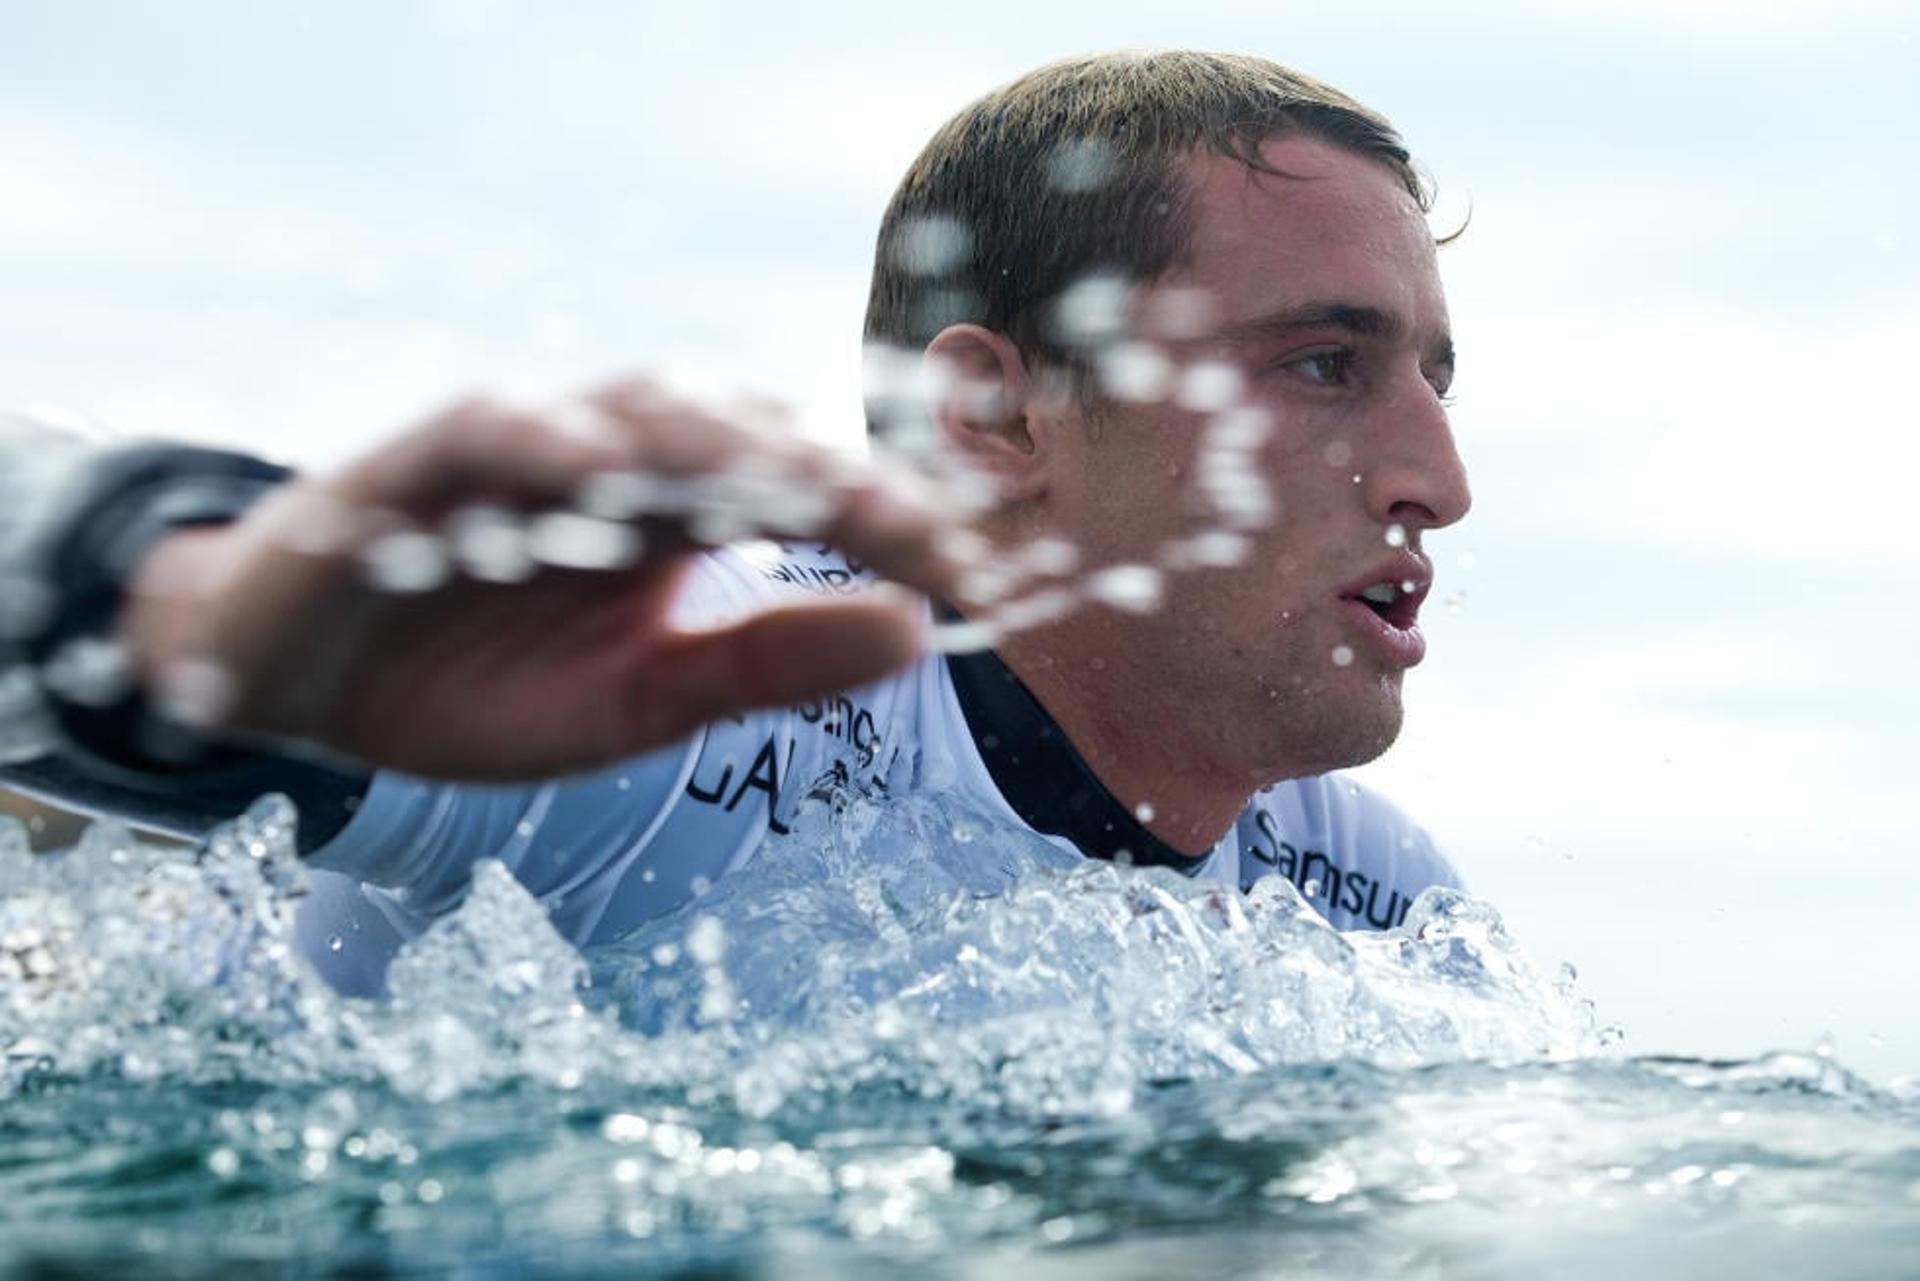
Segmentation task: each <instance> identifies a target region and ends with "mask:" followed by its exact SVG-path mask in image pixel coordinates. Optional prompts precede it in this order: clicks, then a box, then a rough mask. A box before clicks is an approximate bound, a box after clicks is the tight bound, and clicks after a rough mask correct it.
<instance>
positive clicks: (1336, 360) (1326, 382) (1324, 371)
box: [1283, 347, 1354, 387]
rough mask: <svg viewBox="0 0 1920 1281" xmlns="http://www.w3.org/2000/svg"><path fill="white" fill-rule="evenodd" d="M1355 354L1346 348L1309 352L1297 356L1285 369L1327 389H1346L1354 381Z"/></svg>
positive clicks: (1286, 364) (1288, 362) (1287, 363)
mask: <svg viewBox="0 0 1920 1281" xmlns="http://www.w3.org/2000/svg"><path fill="white" fill-rule="evenodd" d="M1353 361H1354V354H1353V352H1352V351H1351V350H1349V349H1348V348H1345V347H1335V348H1333V349H1331V350H1328V351H1315V352H1309V353H1307V354H1306V355H1304V356H1295V357H1294V358H1293V359H1291V360H1289V361H1287V362H1286V363H1285V365H1284V366H1283V368H1286V369H1290V370H1293V371H1295V372H1297V373H1299V374H1300V375H1301V376H1302V377H1304V378H1306V380H1307V381H1308V382H1312V383H1318V384H1320V385H1322V386H1325V387H1345V386H1346V385H1347V384H1348V383H1350V382H1351V381H1353Z"/></svg>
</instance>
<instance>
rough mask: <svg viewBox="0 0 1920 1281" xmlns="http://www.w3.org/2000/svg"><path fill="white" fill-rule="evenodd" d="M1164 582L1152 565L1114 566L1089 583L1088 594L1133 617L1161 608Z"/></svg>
mask: <svg viewBox="0 0 1920 1281" xmlns="http://www.w3.org/2000/svg"><path fill="white" fill-rule="evenodd" d="M1163 583H1164V579H1163V576H1162V574H1161V573H1160V571H1159V570H1157V569H1155V568H1153V567H1152V566H1151V565H1113V566H1110V567H1108V568H1106V569H1103V570H1101V571H1100V572H1099V573H1097V574H1095V575H1093V576H1092V577H1091V578H1089V579H1088V580H1087V595H1089V596H1091V597H1092V598H1093V599H1094V600H1097V601H1100V602H1102V603H1104V604H1107V605H1111V606H1113V607H1114V608H1115V609H1123V610H1126V611H1127V612H1128V613H1133V614H1149V613H1152V612H1153V611H1154V610H1156V609H1158V608H1159V607H1160V598H1161V592H1162V588H1163Z"/></svg>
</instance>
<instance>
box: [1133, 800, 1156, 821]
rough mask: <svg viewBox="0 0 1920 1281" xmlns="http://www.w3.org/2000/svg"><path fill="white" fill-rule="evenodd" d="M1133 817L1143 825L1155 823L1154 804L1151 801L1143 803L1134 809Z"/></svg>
mask: <svg viewBox="0 0 1920 1281" xmlns="http://www.w3.org/2000/svg"><path fill="white" fill-rule="evenodd" d="M1133 816H1134V818H1136V819H1138V820H1139V821H1140V822H1142V823H1151V822H1153V803H1152V802H1151V801H1141V802H1140V803H1139V804H1138V805H1136V806H1134V807H1133Z"/></svg>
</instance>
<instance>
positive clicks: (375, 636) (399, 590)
mask: <svg viewBox="0 0 1920 1281" xmlns="http://www.w3.org/2000/svg"><path fill="white" fill-rule="evenodd" d="M9 452H11V449H10V450H9ZM263 479H264V478H263ZM255 497H257V498H258V501H254V502H251V503H250V505H245V507H244V514H241V515H240V516H239V518H238V519H236V520H233V521H232V522H231V523H228V524H206V525H197V526H192V527H185V528H169V529H165V530H163V531H162V532H160V533H158V534H157V535H156V536H152V537H150V541H149V542H148V543H147V545H145V546H144V547H140V548H138V549H137V554H136V555H134V556H133V557H132V563H131V565H130V566H128V567H126V572H125V576H124V579H123V580H122V582H121V583H120V584H119V585H120V586H124V587H125V588H126V592H127V594H126V596H125V600H124V607H123V608H121V609H119V610H117V611H116V612H115V613H114V614H113V616H112V618H111V619H109V620H108V621H109V622H110V623H115V624H117V626H118V629H119V633H120V635H121V637H122V638H123V640H124V643H125V655H126V657H127V659H128V663H129V669H130V674H131V676H132V678H133V682H134V688H135V689H136V690H137V691H139V692H140V693H142V694H144V695H145V696H146V699H147V701H148V702H149V703H150V704H152V705H153V706H154V707H157V708H158V709H159V711H160V713H161V715H160V716H159V717H158V718H156V719H158V720H160V721H162V722H165V721H167V720H169V719H170V720H172V721H176V722H185V723H187V724H188V725H189V726H191V728H192V731H193V735H194V736H195V737H197V738H199V739H200V740H201V741H203V742H204V741H209V740H214V741H221V742H228V743H231V742H235V741H246V740H253V741H256V742H258V741H267V742H273V743H288V742H299V743H307V744H312V745H315V746H317V747H319V748H322V749H325V750H326V751H329V752H332V753H337V754H340V755H343V756H345V757H347V758H350V759H352V760H355V761H358V762H363V763H365V764H367V765H370V766H377V767H384V768H391V769H395V770H400V771H404V772H407V773H412V774H417V775H425V776H430V777H438V778H457V779H471V780H510V779H530V778H542V777H551V776H554V775H558V774H563V773H571V772H577V771H580V770H584V769H589V768H592V767H593V766H595V765H599V764H604V763H608V762H611V761H614V760H617V759H620V758H623V757H626V756H630V755H633V754H636V753H639V752H643V751H646V750H648V749H650V748H654V747H658V746H662V745H665V744H667V743H671V742H673V741H676V740H678V739H679V738H681V737H683V736H685V735H686V734H688V733H689V732H691V731H692V730H694V729H696V728H697V727H699V726H700V725H702V724H705V723H707V722H709V721H711V720H713V719H715V718H718V717H723V716H728V715H731V714H734V713H736V712H739V711H743V710H746V709H749V708H754V707H761V706H771V705H778V704H787V703H793V702H797V701H801V700H805V699H809V698H813V697H817V696H820V695H823V694H826V693H830V692H833V691H835V690H839V689H842V688H845V687H847V686H851V685H855V684H859V683H862V682H865V681H869V680H873V679H876V678H878V677H879V676H881V675H884V674H885V673H886V672H887V671H889V670H891V669H893V668H895V667H897V666H899V665H901V664H903V663H905V662H906V661H908V660H909V659H910V658H911V657H912V656H913V655H914V654H915V653H916V652H917V650H918V648H919V645H920V643H921V636H920V633H921V628H922V626H923V623H922V621H921V620H922V616H923V615H922V611H921V608H920V607H919V606H918V604H917V603H916V602H914V601H913V600H911V599H909V598H905V597H902V596H897V595H887V594H869V595H865V596H856V597H848V598H840V599H836V600H833V601H829V602H820V603H808V604H805V605H797V606H785V607H780V608H776V609H773V610H770V611H767V612H765V613H761V614H756V615H754V616H752V617H749V618H746V619H742V620H739V621H737V622H734V623H731V624H728V625H726V626H723V627H719V628H715V629H708V630H702V631H698V632H687V631H682V630H679V629H677V628H675V627H674V626H672V625H671V623H670V621H669V609H670V606H671V602H672V598H673V595H674V589H675V586H676V583H677V581H678V579H679V577H680V575H681V573H682V572H683V571H684V569H685V566H686V563H687V558H688V556H689V554H690V553H691V552H692V551H693V550H695V549H696V548H697V547H698V546H699V545H701V544H702V543H703V542H715V541H723V540H726V539H731V538H739V537H751V536H755V535H761V534H771V535H783V534H785V535H793V534H801V533H806V534H809V535H813V536H819V537H823V538H825V539H829V540H831V541H834V542H836V543H838V544H840V545H841V546H843V547H844V548H845V549H846V550H847V551H848V552H849V553H850V554H851V555H853V556H855V557H857V558H859V559H860V560H862V561H864V562H865V563H867V564H869V565H871V566H873V567H874V568H875V569H877V570H878V571H879V572H881V573H882V574H884V575H886V576H888V577H890V578H892V579H894V580H896V581H897V582H900V583H902V584H904V585H906V586H907V587H909V588H913V589H917V590H919V591H926V592H935V593H947V592H949V591H950V590H951V587H952V584H953V581H954V579H955V577H956V575H957V574H958V572H959V570H960V568H961V567H960V566H959V565H958V564H957V563H956V561H955V560H954V557H953V556H952V554H951V551H950V549H951V548H952V547H954V546H956V545H959V543H958V541H957V540H954V539H951V538H949V537H947V535H948V534H949V533H951V532H952V531H954V530H955V529H956V527H957V521H958V518H957V516H956V515H954V514H952V513H949V512H943V511H940V510H938V509H936V508H935V507H934V506H933V504H932V503H931V502H930V501H928V499H927V498H926V497H925V496H924V495H923V494H922V492H921V490H920V488H919V487H918V486H917V485H915V484H913V483H911V482H910V481H909V480H908V479H906V478H905V477H902V476H898V475H892V474H888V473H885V472H883V471H881V470H878V469H875V468H871V467H868V466H865V465H860V464H853V463H849V462H847V461H846V460H844V459H840V458H838V457H836V456H834V455H831V454H829V453H827V452H826V451H823V450H819V449H817V448H815V447H811V446H808V445H805V444H803V443H800V442H797V441H794V440H791V439H785V438H774V437H769V436H766V435H763V434H759V433H756V432H754V431H752V430H750V429H748V428H746V427H744V426H741V425H740V424H738V423H735V422H731V421H727V420H723V419H721V418H719V417H716V416H714V415H711V414H709V413H705V412H703V411H701V410H698V409H696V408H695V407H693V406H691V405H688V404H685V403H683V402H679V401H676V400H674V399H672V398H671V397H669V396H667V395H666V394H665V393H663V392H662V391H660V390H659V389H658V388H656V387H654V386H652V385H650V384H639V383H636V384H626V385H622V386H619V387H615V388H612V389H608V390H606V391H603V392H601V393H598V394H596V395H595V396H593V397H591V398H589V399H588V400H586V401H584V402H582V405H581V406H577V407H574V408H573V409H571V410H569V411H567V412H563V413H555V414H550V415H541V414H531V413H525V412H519V411H514V410H510V409H507V408H505V407H502V406H498V405H494V404H491V403H487V402H477V401H476V402H468V403H465V404H462V405H460V406H457V407H455V408H454V409H452V410H449V411H448V412H446V413H444V414H442V415H440V416H438V417H436V418H435V419H433V420H431V421H430V422H428V423H426V424H424V425H423V426H421V427H420V428H418V429H416V430H414V431H412V432H410V433H408V434H406V435H404V436H402V437H400V438H399V439H397V440H395V441H394V442H392V443H390V444H388V445H386V446H383V447H381V448H379V449H377V450H375V451H373V452H372V453H370V454H368V455H367V456H365V457H363V458H362V459H360V460H358V461H357V462H355V463H353V464H352V465H350V466H348V467H346V468H345V469H343V470H341V471H339V472H337V473H335V474H333V475H330V476H325V477H318V478H313V479H305V478H295V479H291V480H288V481H286V482H285V483H278V481H277V478H276V479H275V481H274V482H272V483H269V484H265V485H263V489H262V492H261V493H260V494H258V495H256V496H255ZM802 527H804V528H802ZM147 532H148V534H149V535H151V534H152V531H151V530H150V529H149V530H148V531H147ZM63 537H64V538H65V539H66V541H67V544H68V545H71V544H72V542H73V541H74V540H75V539H76V538H78V539H79V540H80V541H82V542H84V541H85V538H84V536H83V535H82V534H81V533H79V532H78V531H77V530H75V529H68V530H67V531H66V532H65V534H64V535H63ZM56 550H58V549H56ZM435 557H443V558H446V559H445V563H443V564H437V563H436V562H435V559H434V558H435ZM14 563H16V564H19V563H25V562H19V561H16V562H14ZM35 563H38V564H41V565H45V564H48V563H50V562H49V561H47V560H46V559H45V554H44V553H43V554H42V558H41V559H40V560H39V561H38V562H35ZM441 571H444V575H442V572H441ZM436 578H439V579H440V581H435V580H436ZM48 586H50V587H51V588H52V589H53V590H52V592H51V597H50V603H49V605H48V609H47V611H44V612H50V615H51V617H52V618H53V619H54V620H55V623H54V626H55V630H56V631H57V630H58V629H59V626H60V620H62V619H71V618H73V617H81V618H82V622H83V623H84V622H85V621H86V620H85V618H84V615H85V612H86V611H85V610H80V611H78V612H77V613H76V611H74V610H73V609H70V608H69V606H71V605H72V604H73V602H72V601H70V600H67V599H65V597H64V596H63V592H64V585H63V584H61V583H58V582H54V583H51V584H48ZM44 634H45V633H44V629H43V630H42V632H40V633H36V637H35V638H29V639H30V641H31V642H32V643H30V644H29V645H28V646H27V648H29V649H33V648H34V647H35V645H38V648H37V650H36V652H35V661H36V662H37V663H39V666H38V667H36V668H35V672H34V674H35V676H36V677H39V676H40V675H42V674H43V671H44V667H45V660H46V659H47V658H48V656H49V655H48V652H47V646H46V645H45V644H44V643H40V641H39V640H38V638H39V637H42V636H44ZM75 639H78V638H76V637H66V638H64V639H63V640H62V641H61V644H62V645H63V646H65V647H71V645H72V643H73V641H74V640H75ZM19 649H20V646H17V645H16V646H15V650H16V655H15V657H16V658H17V657H18V651H19ZM10 665H11V666H12V667H14V668H15V669H16V670H18V669H20V668H21V667H23V664H22V663H20V662H18V661H16V662H14V663H12V664H10ZM53 701H54V703H55V704H56V706H57V707H58V708H60V709H64V710H67V711H71V708H70V701H69V700H65V699H64V698H63V697H60V696H56V697H55V698H54V700H53ZM61 719H65V720H68V721H72V722H74V723H75V724H77V725H79V736H80V737H82V738H89V739H90V740H91V741H84V742H81V743H80V744H79V745H78V746H79V748H80V749H81V751H80V752H79V753H78V755H80V756H83V757H91V758H105V759H108V760H111V759H112V758H114V757H116V756H122V757H127V758H130V759H128V760H122V761H121V762H119V763H120V764H123V765H124V764H133V765H135V766H137V765H138V764H139V763H140V758H141V756H142V754H143V752H144V751H145V748H144V746H143V745H142V744H141V743H138V742H127V741H113V737H112V736H113V735H115V734H120V735H121V736H122V737H123V738H124V737H125V734H126V730H127V727H128V726H130V725H134V724H136V722H135V721H134V720H130V719H127V718H125V717H120V718H119V719H115V717H113V716H109V717H106V718H104V719H103V720H98V721H95V722H89V720H88V718H87V717H86V716H84V715H65V716H63V717H61ZM9 728H10V729H12V728H14V727H13V726H11V725H10V726H9ZM67 734H68V738H69V739H72V738H73V737H75V733H74V729H73V727H72V725H69V727H68V730H67ZM103 735H104V736H105V738H104V739H103V737H102V736H103ZM14 755H15V756H16V757H18V756H19V755H21V753H20V752H15V753H14ZM65 755H66V756H69V757H71V756H74V755H75V753H73V752H68V753H65Z"/></svg>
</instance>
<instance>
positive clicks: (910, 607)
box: [633, 590, 927, 744]
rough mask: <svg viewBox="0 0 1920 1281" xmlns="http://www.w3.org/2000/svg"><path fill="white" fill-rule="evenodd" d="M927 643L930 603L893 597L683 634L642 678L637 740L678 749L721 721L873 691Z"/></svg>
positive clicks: (770, 614) (793, 609) (791, 609)
mask: <svg viewBox="0 0 1920 1281" xmlns="http://www.w3.org/2000/svg"><path fill="white" fill-rule="evenodd" d="M926 635H927V607H926V604H925V602H924V601H921V600H918V599H915V598H913V597H911V596H909V595H907V594H906V593H902V592H896V591H885V590H877V591H871V592H867V593H864V594H862V595H861V596H858V597H854V598H850V599H846V600H838V601H832V602H825V603H809V604H804V605H791V606H785V607H782V608H779V609H773V610H768V611H766V612H764V613H760V614H755V615H753V616H752V617H749V618H746V619H743V620H742V621H740V622H738V623H734V624H732V625H730V626H727V627H723V628H719V629H715V630H710V631H700V632H688V633H680V634H678V635H675V636H672V637H669V638H667V639H666V640H665V641H663V642H662V643H661V644H660V645H659V646H658V647H657V648H656V649H655V650H654V652H653V653H652V655H651V656H650V658H649V661H648V663H647V664H646V670H645V671H644V672H642V673H640V674H638V676H637V678H636V681H637V684H638V686H639V689H638V690H637V691H636V693H635V695H634V702H635V705H636V711H637V712H639V715H638V716H637V717H636V721H635V724H634V727H633V728H634V736H635V740H636V742H637V743H644V744H652V743H658V742H663V741H670V740H672V739H674V738H678V737H680V736H682V735H684V734H687V733H690V732H692V731H693V730H695V729H698V728H699V727H701V726H703V725H706V724H708V723H710V722H712V721H714V720H717V719H720V718H722V717H726V716H731V715H734V714H736V713H740V712H745V711H751V710H754V709H756V708H763V707H785V706H790V705H792V704H794V703H802V702H806V701H807V700H809V699H814V698H821V697H824V696H826V695H829V694H837V693H840V692H841V691H843V690H847V689H851V688H853V687H855V686H859V685H865V684H868V683H870V682H873V681H876V680H879V679H881V678H882V677H885V676H888V675H890V674H891V673H893V672H895V671H898V670H899V669H900V668H902V667H904V666H906V665H907V664H908V663H910V662H912V661H913V660H914V659H915V658H916V657H917V656H918V655H919V654H920V653H921V652H922V650H923V648H924V643H925V638H926Z"/></svg>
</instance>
